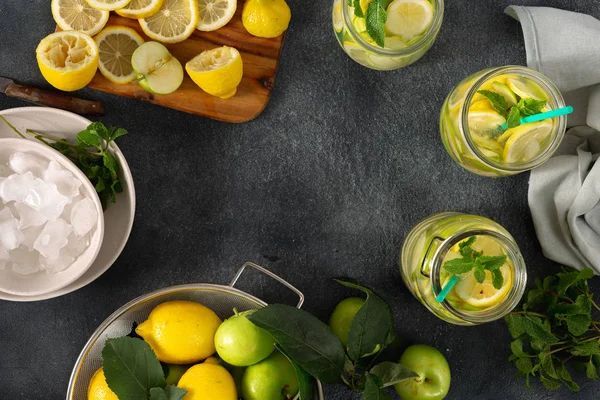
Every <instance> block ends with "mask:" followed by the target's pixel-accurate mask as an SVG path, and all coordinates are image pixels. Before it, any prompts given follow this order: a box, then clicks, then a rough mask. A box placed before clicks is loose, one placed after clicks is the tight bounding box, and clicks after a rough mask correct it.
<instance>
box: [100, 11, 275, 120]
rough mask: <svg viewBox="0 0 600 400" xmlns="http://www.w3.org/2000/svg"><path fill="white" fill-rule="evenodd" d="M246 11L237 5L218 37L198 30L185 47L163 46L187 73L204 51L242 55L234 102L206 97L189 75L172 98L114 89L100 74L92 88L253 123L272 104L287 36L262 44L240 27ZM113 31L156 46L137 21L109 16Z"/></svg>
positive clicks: (134, 89)
mask: <svg viewBox="0 0 600 400" xmlns="http://www.w3.org/2000/svg"><path fill="white" fill-rule="evenodd" d="M243 5H244V1H238V7H237V11H236V13H235V16H234V17H233V19H232V20H231V21H230V22H229V23H228V24H227V25H226V26H224V27H223V28H221V29H218V30H216V31H214V32H200V31H198V30H196V31H195V32H194V34H193V35H192V36H191V37H190V38H188V39H187V40H185V41H183V42H181V43H176V44H165V46H167V48H168V49H169V51H170V52H171V54H173V55H174V56H175V57H176V58H177V59H178V60H179V61H180V62H181V64H182V65H183V66H184V67H185V63H187V62H188V61H189V60H191V59H192V58H194V57H195V56H197V55H198V54H200V53H202V52H203V51H204V50H209V49H214V48H216V47H219V46H223V45H227V46H231V47H235V48H236V49H238V50H239V52H240V53H241V55H242V61H243V62H244V77H243V79H242V82H241V83H240V85H239V86H238V89H237V93H236V95H235V96H233V97H232V98H230V99H227V100H222V99H220V98H218V97H215V96H211V95H209V94H207V93H206V92H204V91H203V90H202V89H200V88H199V87H198V86H197V85H196V84H195V83H194V82H193V81H192V80H191V79H190V77H189V76H188V75H187V73H186V72H184V76H185V77H184V79H183V84H182V85H181V87H180V88H179V89H177V90H176V91H175V92H173V93H171V94H168V95H156V94H152V93H149V92H147V91H146V90H144V89H142V87H141V86H140V85H137V84H133V83H132V84H128V85H118V84H116V83H112V82H110V81H109V80H108V79H106V78H104V76H102V74H101V73H100V71H98V73H97V74H96V76H95V77H94V79H93V80H92V82H91V83H90V84H89V85H88V87H89V88H92V89H96V90H101V91H103V92H107V93H112V94H116V95H118V96H124V97H130V98H134V99H139V100H143V101H147V102H149V103H152V104H156V105H159V106H163V107H168V108H172V109H174V110H180V111H185V112H188V113H192V114H196V115H201V116H203V117H208V118H213V119H217V120H220V121H225V122H236V123H239V122H247V121H250V120H251V119H253V118H255V117H257V116H258V115H259V114H260V113H261V112H262V111H263V110H264V108H265V107H266V105H267V103H268V102H269V98H270V96H271V91H272V89H273V84H274V83H275V74H276V72H277V66H278V63H279V56H280V55H281V48H282V45H283V39H284V36H285V34H284V35H281V36H279V37H277V38H274V39H265V38H259V37H255V36H252V35H251V34H249V33H248V31H246V29H245V28H244V26H243V25H242V7H243ZM111 25H123V26H128V27H130V28H133V29H135V30H136V31H137V32H138V33H139V34H140V35H142V37H143V38H144V40H146V41H150V40H152V39H150V38H148V37H147V36H146V35H144V32H143V31H142V28H140V25H139V23H138V21H137V20H135V19H129V18H124V17H121V16H119V15H117V14H115V13H111V17H110V20H109V22H108V24H107V26H111Z"/></svg>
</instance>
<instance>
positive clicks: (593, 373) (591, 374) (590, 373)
mask: <svg viewBox="0 0 600 400" xmlns="http://www.w3.org/2000/svg"><path fill="white" fill-rule="evenodd" d="M585 375H586V376H587V377H588V378H590V379H593V380H597V379H600V377H599V376H598V371H597V370H596V366H595V365H594V363H593V362H592V360H590V361H589V362H588V363H586V364H585Z"/></svg>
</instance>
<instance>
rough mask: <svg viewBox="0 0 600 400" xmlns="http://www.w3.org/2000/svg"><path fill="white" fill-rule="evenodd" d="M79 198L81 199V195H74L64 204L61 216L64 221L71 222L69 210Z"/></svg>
mask: <svg viewBox="0 0 600 400" xmlns="http://www.w3.org/2000/svg"><path fill="white" fill-rule="evenodd" d="M81 200H83V196H82V195H78V196H75V197H73V198H72V199H71V202H70V203H68V204H67V205H66V206H65V208H64V209H63V213H62V215H61V218H62V219H64V220H65V221H67V223H68V224H70V223H71V211H72V210H73V207H74V206H75V204H77V203H79V202H80V201H81Z"/></svg>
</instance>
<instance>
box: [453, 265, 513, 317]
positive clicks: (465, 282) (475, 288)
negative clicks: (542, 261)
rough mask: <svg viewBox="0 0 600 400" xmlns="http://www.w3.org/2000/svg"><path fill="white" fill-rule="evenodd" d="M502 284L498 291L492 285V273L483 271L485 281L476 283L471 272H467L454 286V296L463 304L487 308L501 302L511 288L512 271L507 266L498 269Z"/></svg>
mask: <svg viewBox="0 0 600 400" xmlns="http://www.w3.org/2000/svg"><path fill="white" fill-rule="evenodd" d="M500 272H501V273H502V276H503V277H504V283H503V285H502V287H501V288H500V289H496V288H494V285H493V284H492V273H491V272H490V271H485V280H484V281H483V282H482V283H479V282H477V280H476V279H475V276H474V275H473V272H472V271H471V272H468V273H466V274H464V275H463V276H462V277H461V280H460V282H458V283H457V284H456V286H454V291H455V292H456V295H457V296H458V297H459V298H460V299H461V300H462V301H464V302H465V303H467V304H470V305H472V306H475V307H479V308H489V307H492V306H495V305H497V304H499V303H500V302H502V300H503V299H504V297H505V296H506V295H507V294H508V292H509V291H510V288H511V287H512V270H511V268H510V266H509V265H508V264H504V265H503V266H502V267H500Z"/></svg>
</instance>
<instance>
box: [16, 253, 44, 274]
mask: <svg viewBox="0 0 600 400" xmlns="http://www.w3.org/2000/svg"><path fill="white" fill-rule="evenodd" d="M9 255H10V260H11V261H12V263H13V264H12V270H13V271H14V272H16V273H17V274H21V275H30V274H35V273H36V272H38V271H39V270H40V261H39V257H40V256H39V254H38V253H37V252H36V251H29V250H27V247H24V246H21V247H19V248H18V249H15V250H12V251H11V252H10V253H9Z"/></svg>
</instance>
